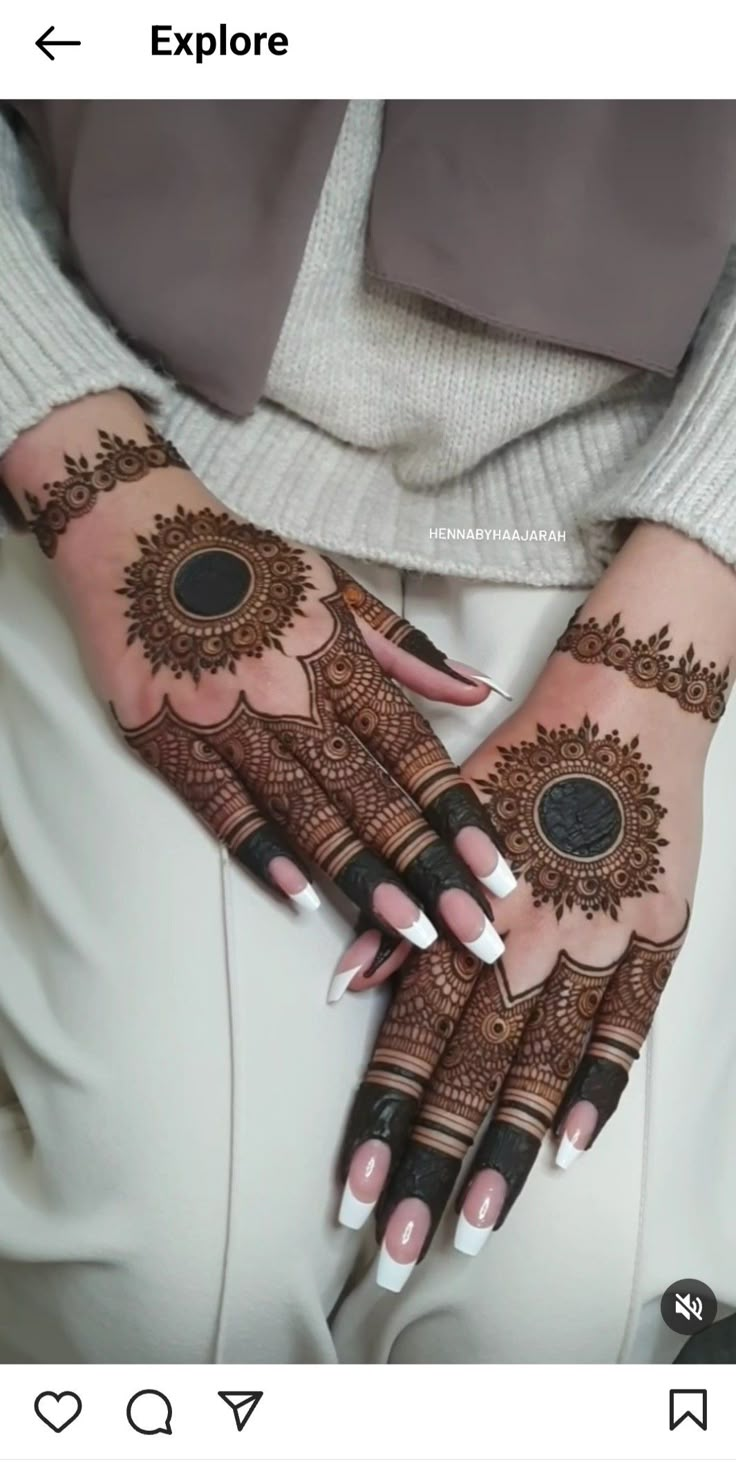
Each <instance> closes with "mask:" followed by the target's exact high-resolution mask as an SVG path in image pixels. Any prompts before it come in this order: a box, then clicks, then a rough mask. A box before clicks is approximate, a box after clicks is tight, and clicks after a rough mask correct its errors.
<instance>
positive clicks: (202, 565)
mask: <svg viewBox="0 0 736 1462" xmlns="http://www.w3.org/2000/svg"><path fill="white" fill-rule="evenodd" d="M250 586H251V572H250V569H249V568H248V565H247V563H246V562H245V560H244V559H242V558H241V557H240V556H239V555H238V554H235V553H228V552H227V551H226V550H225V549H221V548H208V549H203V551H202V552H201V553H193V554H192V556H191V558H188V559H186V560H185V562H184V563H183V564H182V565H181V567H180V568H178V569H177V571H176V573H175V575H174V582H173V585H172V588H173V592H174V596H175V598H176V601H177V603H178V604H179V605H180V607H181V608H182V609H184V610H186V612H187V614H196V615H197V616H198V617H199V618H201V619H215V618H217V617H218V616H220V615H223V614H231V613H232V611H233V610H234V609H237V608H238V607H239V605H241V604H242V602H243V600H244V599H245V597H246V595H247V593H248V590H249V589H250Z"/></svg>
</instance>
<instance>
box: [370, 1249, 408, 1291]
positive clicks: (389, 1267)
mask: <svg viewBox="0 0 736 1462" xmlns="http://www.w3.org/2000/svg"><path fill="white" fill-rule="evenodd" d="M412 1269H416V1259H415V1260H414V1263H413V1264H399V1262H398V1260H397V1259H392V1258H391V1255H390V1254H389V1252H388V1249H387V1248H386V1246H385V1244H384V1247H383V1248H382V1249H381V1253H380V1256H379V1259H378V1269H377V1271H376V1284H377V1285H379V1287H380V1288H381V1289H390V1290H391V1293H392V1294H399V1293H400V1291H401V1290H402V1289H403V1288H404V1285H405V1284H406V1281H407V1279H408V1278H409V1275H410V1274H411V1272H412Z"/></svg>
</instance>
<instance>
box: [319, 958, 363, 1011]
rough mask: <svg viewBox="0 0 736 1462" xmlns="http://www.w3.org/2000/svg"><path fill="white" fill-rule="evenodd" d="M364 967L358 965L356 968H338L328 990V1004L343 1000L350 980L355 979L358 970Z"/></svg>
mask: <svg viewBox="0 0 736 1462" xmlns="http://www.w3.org/2000/svg"><path fill="white" fill-rule="evenodd" d="M362 968H363V966H362V965H356V966H355V968H354V969H352V970H338V971H337V973H336V974H334V975H333V976H332V979H331V980H330V986H329V989H328V991H327V1004H328V1005H334V1004H335V1002H336V1001H337V1000H342V997H343V995H344V994H345V991H346V990H347V988H348V985H349V984H350V981H351V980H354V979H355V976H356V975H357V973H358V970H362Z"/></svg>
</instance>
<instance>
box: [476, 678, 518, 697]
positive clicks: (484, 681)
mask: <svg viewBox="0 0 736 1462" xmlns="http://www.w3.org/2000/svg"><path fill="white" fill-rule="evenodd" d="M472 679H473V680H479V681H480V682H481V684H482V685H490V687H491V690H495V692H496V695H502V696H503V698H504V700H505V701H512V700H513V699H514V697H513V696H512V695H511V694H510V693H509V691H507V690H504V688H503V686H502V685H499V684H498V683H497V681H495V680H491V677H490V675H479V674H478V672H477V671H474V672H473V676H472Z"/></svg>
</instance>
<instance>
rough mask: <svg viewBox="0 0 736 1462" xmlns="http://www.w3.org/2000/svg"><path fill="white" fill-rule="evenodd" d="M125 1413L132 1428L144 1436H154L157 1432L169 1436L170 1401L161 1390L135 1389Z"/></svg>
mask: <svg viewBox="0 0 736 1462" xmlns="http://www.w3.org/2000/svg"><path fill="white" fill-rule="evenodd" d="M125 1414H126V1416H127V1418H128V1422H129V1424H130V1425H131V1426H132V1428H133V1430H134V1431H136V1432H141V1433H142V1434H143V1436H144V1437H155V1436H157V1435H158V1434H159V1432H165V1433H166V1435H167V1436H169V1437H170V1436H171V1416H172V1411H171V1402H170V1401H169V1398H168V1396H164V1393H163V1391H136V1393H135V1396H131V1398H130V1401H129V1402H128V1405H127V1407H126V1411H125Z"/></svg>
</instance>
